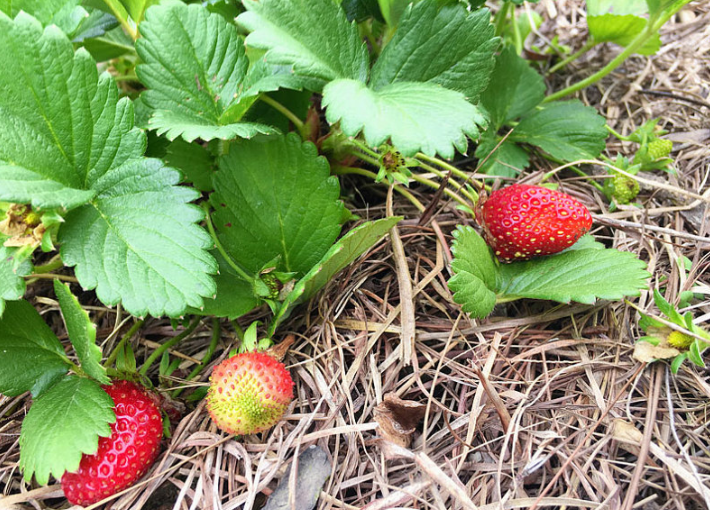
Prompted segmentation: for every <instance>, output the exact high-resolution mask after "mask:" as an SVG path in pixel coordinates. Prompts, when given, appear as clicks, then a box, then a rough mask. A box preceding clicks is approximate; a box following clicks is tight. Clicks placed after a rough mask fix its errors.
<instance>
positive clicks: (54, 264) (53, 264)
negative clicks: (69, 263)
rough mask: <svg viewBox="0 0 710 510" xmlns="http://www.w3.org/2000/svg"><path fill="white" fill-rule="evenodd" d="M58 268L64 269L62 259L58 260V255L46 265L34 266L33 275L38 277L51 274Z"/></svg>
mask: <svg viewBox="0 0 710 510" xmlns="http://www.w3.org/2000/svg"><path fill="white" fill-rule="evenodd" d="M60 267H64V262H62V259H61V258H60V256H59V254H57V255H56V256H55V257H54V258H52V260H50V261H49V262H47V263H46V264H44V265H42V266H35V267H34V271H33V274H34V275H38V274H45V273H51V272H52V271H55V270H57V269H59V268H60Z"/></svg>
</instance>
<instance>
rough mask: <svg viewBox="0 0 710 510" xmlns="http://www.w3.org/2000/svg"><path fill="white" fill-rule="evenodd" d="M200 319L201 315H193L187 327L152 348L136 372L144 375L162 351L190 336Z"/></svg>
mask: <svg viewBox="0 0 710 510" xmlns="http://www.w3.org/2000/svg"><path fill="white" fill-rule="evenodd" d="M201 320H202V317H199V316H198V317H195V318H194V319H193V320H192V322H191V323H190V325H189V326H188V327H187V328H185V329H184V330H183V332H182V333H180V334H179V335H176V336H174V337H173V338H171V339H170V340H168V341H167V342H165V343H164V344H161V346H160V347H158V348H157V349H156V350H154V351H153V352H152V353H151V355H150V356H148V359H147V360H145V363H143V366H142V367H141V369H140V370H139V371H138V373H139V374H140V375H143V376H145V375H146V374H147V373H148V370H149V369H150V366H151V365H152V364H153V363H155V361H156V360H157V359H159V358H160V357H161V356H162V355H163V353H164V352H165V351H167V350H168V349H171V348H172V347H173V346H174V345H176V344H178V343H180V342H182V341H183V340H185V338H187V337H188V336H190V335H191V334H192V333H193V331H195V329H196V328H197V326H198V325H199V324H200V321H201Z"/></svg>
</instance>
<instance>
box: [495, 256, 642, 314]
mask: <svg viewBox="0 0 710 510" xmlns="http://www.w3.org/2000/svg"><path fill="white" fill-rule="evenodd" d="M645 268H646V264H645V263H644V262H643V261H641V260H639V259H638V258H636V256H635V255H634V254H633V253H628V252H620V251H617V250H613V249H605V250H599V249H585V250H570V251H565V252H564V253H559V254H556V255H550V256H547V257H540V258H538V259H534V260H530V261H527V262H516V263H513V264H502V265H500V266H499V275H500V280H499V287H498V289H499V292H500V293H501V294H503V295H505V296H508V297H521V298H522V297H525V298H533V299H551V300H553V301H559V302H561V303H569V302H570V301H577V302H578V303H586V304H593V303H594V302H595V301H596V300H597V299H621V298H622V297H624V296H638V295H639V294H640V292H639V291H640V290H641V289H645V288H647V282H646V281H647V279H648V278H649V276H650V274H649V273H648V271H646V269H645Z"/></svg>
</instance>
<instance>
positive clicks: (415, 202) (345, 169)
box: [333, 166, 426, 211]
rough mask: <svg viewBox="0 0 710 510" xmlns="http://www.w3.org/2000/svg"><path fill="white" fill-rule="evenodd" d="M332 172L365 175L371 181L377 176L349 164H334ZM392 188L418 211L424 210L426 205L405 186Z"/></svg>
mask: <svg viewBox="0 0 710 510" xmlns="http://www.w3.org/2000/svg"><path fill="white" fill-rule="evenodd" d="M333 173H334V174H335V175H361V176H363V177H367V178H369V179H372V180H373V181H374V180H375V179H376V178H377V174H376V173H375V172H371V171H369V170H365V169H364V168H356V167H350V166H336V167H333ZM394 190H395V191H396V192H397V193H399V194H400V195H402V196H403V197H404V198H406V199H407V200H409V202H410V203H411V204H412V205H413V206H414V207H416V208H417V209H418V210H419V211H424V209H426V207H424V204H422V203H421V202H420V201H419V200H417V198H416V197H415V196H414V195H412V194H411V193H410V192H409V191H408V190H407V189H406V188H403V187H402V186H400V185H399V184H395V185H394Z"/></svg>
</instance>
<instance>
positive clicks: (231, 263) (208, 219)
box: [202, 202, 254, 282]
mask: <svg viewBox="0 0 710 510" xmlns="http://www.w3.org/2000/svg"><path fill="white" fill-rule="evenodd" d="M202 210H203V211H205V223H206V224H207V231H208V232H209V233H210V236H211V237H212V241H213V242H214V245H215V248H217V251H218V252H219V254H220V255H222V257H223V258H224V260H226V261H227V264H229V266H230V267H231V268H232V269H234V270H235V271H236V272H237V274H238V275H239V276H240V277H241V278H243V279H244V281H247V282H251V281H252V280H254V277H253V276H251V275H249V273H247V272H246V271H245V270H244V269H242V268H241V267H240V266H239V265H238V264H237V263H236V262H234V260H232V257H230V256H229V254H228V253H227V252H226V251H225V249H224V246H222V243H221V242H220V241H219V239H218V238H217V232H216V231H215V229H214V225H213V224H212V217H211V216H210V206H209V204H208V203H207V202H202Z"/></svg>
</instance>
